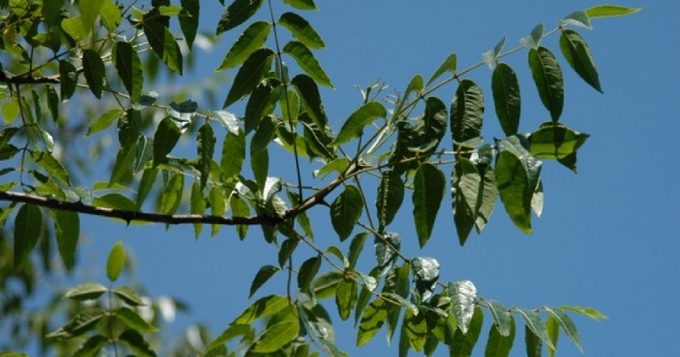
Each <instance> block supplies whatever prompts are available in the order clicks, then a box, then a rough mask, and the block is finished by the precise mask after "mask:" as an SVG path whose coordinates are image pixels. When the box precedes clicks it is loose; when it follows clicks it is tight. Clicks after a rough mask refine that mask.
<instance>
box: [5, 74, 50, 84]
mask: <svg viewBox="0 0 680 357" xmlns="http://www.w3.org/2000/svg"><path fill="white" fill-rule="evenodd" d="M0 82H5V83H7V84H41V83H55V84H58V83H61V80H60V78H59V75H53V76H43V77H31V76H13V75H7V74H6V73H5V71H0Z"/></svg>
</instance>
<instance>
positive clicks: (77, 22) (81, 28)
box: [61, 16, 91, 42]
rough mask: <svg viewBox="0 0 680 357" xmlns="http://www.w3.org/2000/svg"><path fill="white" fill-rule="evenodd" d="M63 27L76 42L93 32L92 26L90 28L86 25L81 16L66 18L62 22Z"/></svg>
mask: <svg viewBox="0 0 680 357" xmlns="http://www.w3.org/2000/svg"><path fill="white" fill-rule="evenodd" d="M61 28H62V29H64V32H66V33H67V34H68V35H69V36H70V37H71V38H72V39H73V40H75V41H76V42H78V41H80V40H82V39H83V38H85V37H87V35H88V34H89V33H90V32H91V28H90V29H88V28H86V27H85V24H84V23H83V18H82V17H81V16H74V17H69V18H65V19H64V20H62V22H61Z"/></svg>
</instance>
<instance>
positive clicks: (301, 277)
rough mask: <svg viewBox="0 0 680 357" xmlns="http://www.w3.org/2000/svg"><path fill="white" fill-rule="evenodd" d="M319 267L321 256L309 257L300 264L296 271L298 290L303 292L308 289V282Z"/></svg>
mask: <svg viewBox="0 0 680 357" xmlns="http://www.w3.org/2000/svg"><path fill="white" fill-rule="evenodd" d="M320 267H321V256H316V257H313V258H309V259H307V260H305V261H304V262H303V263H302V265H300V270H299V271H298V288H299V289H300V291H303V292H304V291H307V289H309V284H310V283H311V282H312V280H313V279H314V276H316V274H317V273H318V272H319V268H320Z"/></svg>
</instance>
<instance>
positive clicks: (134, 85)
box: [114, 41, 144, 102]
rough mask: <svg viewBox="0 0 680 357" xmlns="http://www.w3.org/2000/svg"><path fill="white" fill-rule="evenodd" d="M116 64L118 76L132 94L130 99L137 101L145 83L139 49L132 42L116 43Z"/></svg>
mask: <svg viewBox="0 0 680 357" xmlns="http://www.w3.org/2000/svg"><path fill="white" fill-rule="evenodd" d="M115 53H116V57H115V61H114V62H115V64H116V70H117V71H118V76H119V77H120V79H121V80H122V81H123V85H125V89H126V90H127V92H128V94H130V100H132V101H133V102H137V101H138V100H139V98H140V96H141V95H142V86H143V85H144V74H143V73H142V62H141V60H140V59H139V55H138V54H137V51H136V50H135V49H134V48H133V47H132V45H131V44H129V43H127V42H123V41H119V42H117V43H116V49H115Z"/></svg>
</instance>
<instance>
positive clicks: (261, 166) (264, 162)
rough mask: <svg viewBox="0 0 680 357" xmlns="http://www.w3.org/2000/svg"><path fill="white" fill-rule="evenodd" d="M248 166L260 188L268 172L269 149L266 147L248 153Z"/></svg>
mask: <svg viewBox="0 0 680 357" xmlns="http://www.w3.org/2000/svg"><path fill="white" fill-rule="evenodd" d="M251 144H252V141H251ZM250 168H251V170H252V171H253V175H254V176H255V182H257V185H258V186H259V187H260V188H263V187H264V184H265V182H266V181H267V173H268V172H269V151H268V150H267V148H266V147H265V148H264V149H262V150H258V151H255V152H251V153H250Z"/></svg>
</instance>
